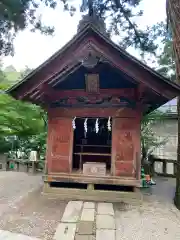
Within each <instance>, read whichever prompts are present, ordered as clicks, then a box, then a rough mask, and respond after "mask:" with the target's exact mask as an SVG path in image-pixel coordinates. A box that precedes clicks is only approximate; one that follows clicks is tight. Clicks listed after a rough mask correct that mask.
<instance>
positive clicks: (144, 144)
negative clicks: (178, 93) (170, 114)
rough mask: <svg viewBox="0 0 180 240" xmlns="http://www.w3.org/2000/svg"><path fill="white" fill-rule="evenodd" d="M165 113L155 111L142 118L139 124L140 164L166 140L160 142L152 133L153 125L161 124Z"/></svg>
mask: <svg viewBox="0 0 180 240" xmlns="http://www.w3.org/2000/svg"><path fill="white" fill-rule="evenodd" d="M165 117H166V113H162V112H160V111H159V110H155V111H153V112H152V113H150V114H148V115H146V116H144V118H143V120H142V123H141V150H142V164H144V162H145V161H146V160H147V159H148V157H149V156H150V155H151V154H152V153H153V152H154V150H155V149H156V148H158V147H160V146H162V145H164V144H165V143H166V142H167V138H164V139H162V140H159V139H158V136H157V135H156V133H155V132H154V131H153V125H155V124H157V123H160V122H163V121H164V119H165Z"/></svg>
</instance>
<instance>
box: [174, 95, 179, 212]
mask: <svg viewBox="0 0 180 240" xmlns="http://www.w3.org/2000/svg"><path fill="white" fill-rule="evenodd" d="M177 114H178V146H177V173H176V192H175V197H174V203H175V205H176V207H177V208H178V209H180V97H178V101H177Z"/></svg>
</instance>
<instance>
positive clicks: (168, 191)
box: [142, 177, 176, 203]
mask: <svg viewBox="0 0 180 240" xmlns="http://www.w3.org/2000/svg"><path fill="white" fill-rule="evenodd" d="M153 180H155V182H156V185H154V186H151V187H150V188H146V189H143V190H142V193H143V194H144V195H152V196H154V197H157V199H159V200H163V201H167V202H171V203H172V202H173V198H174V194H175V187H176V179H175V178H165V177H156V178H153Z"/></svg>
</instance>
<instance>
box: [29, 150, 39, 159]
mask: <svg viewBox="0 0 180 240" xmlns="http://www.w3.org/2000/svg"><path fill="white" fill-rule="evenodd" d="M29 160H30V161H31V162H36V161H37V151H31V152H30V156H29Z"/></svg>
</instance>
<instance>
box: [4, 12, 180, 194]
mask: <svg viewBox="0 0 180 240" xmlns="http://www.w3.org/2000/svg"><path fill="white" fill-rule="evenodd" d="M87 18H88V16H85V17H84V18H83V19H82V20H81V22H80V24H79V27H78V33H77V34H76V35H75V36H74V38H73V39H72V40H71V41H70V42H68V43H67V44H66V45H65V46H64V47H63V48H62V49H61V50H59V51H58V52H56V53H55V54H54V55H53V56H52V57H51V58H49V59H48V60H47V61H46V62H44V63H43V64H42V65H41V66H39V67H38V68H37V69H35V70H34V71H32V72H31V73H30V74H29V75H28V76H27V77H25V79H24V80H23V81H21V82H20V83H18V84H17V85H15V86H14V87H12V88H11V89H10V90H9V91H8V92H9V93H10V94H11V95H12V96H13V97H15V98H16V99H22V100H23V101H29V102H32V103H34V104H38V105H41V106H42V107H43V108H44V109H45V110H46V111H47V113H48V139H47V155H46V163H47V170H46V173H45V176H44V181H45V184H46V187H45V191H48V190H47V189H50V188H52V189H53V188H55V187H63V189H64V188H66V187H69V188H71V187H74V186H75V185H76V187H77V188H84V187H85V188H86V186H89V187H91V188H93V187H95V189H98V187H100V186H101V189H103V186H104V187H105V186H106V188H107V186H108V187H109V188H110V187H111V186H114V187H117V186H129V187H132V188H139V187H140V170H141V160H140V159H141V143H140V134H141V131H140V124H141V119H142V116H143V115H144V114H148V113H149V112H151V111H153V110H154V109H156V108H158V107H160V106H161V105H162V104H165V103H166V102H167V101H169V100H170V99H173V98H175V97H176V96H178V95H179V94H180V87H179V86H178V85H176V84H175V83H172V82H170V81H169V80H167V79H166V78H164V77H163V76H161V75H159V74H158V73H157V72H155V71H154V70H152V69H150V68H149V67H148V66H146V65H144V64H143V63H142V62H140V61H138V60H137V59H136V58H134V57H132V56H131V55H130V54H128V53H127V52H126V51H124V50H123V49H121V48H120V47H119V46H117V45H116V44H114V43H113V42H112V41H111V40H110V39H109V38H108V36H107V34H106V30H105V26H104V23H103V22H102V21H100V20H99V22H98V24H97V23H96V24H94V23H93V21H92V19H87Z"/></svg>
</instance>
